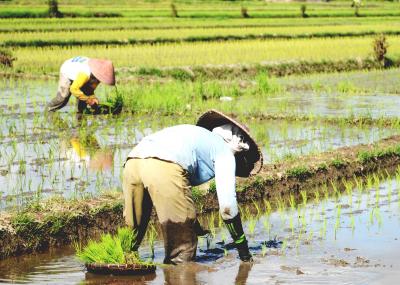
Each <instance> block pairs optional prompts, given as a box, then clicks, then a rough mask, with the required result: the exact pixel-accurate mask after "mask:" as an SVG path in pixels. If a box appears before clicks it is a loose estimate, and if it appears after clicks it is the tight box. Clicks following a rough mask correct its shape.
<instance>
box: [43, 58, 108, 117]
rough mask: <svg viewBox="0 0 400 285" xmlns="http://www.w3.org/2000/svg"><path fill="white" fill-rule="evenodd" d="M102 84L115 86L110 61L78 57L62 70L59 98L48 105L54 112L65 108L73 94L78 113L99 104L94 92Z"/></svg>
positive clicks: (63, 65)
mask: <svg viewBox="0 0 400 285" xmlns="http://www.w3.org/2000/svg"><path fill="white" fill-rule="evenodd" d="M100 82H103V83H105V84H107V85H115V75H114V66H113V64H112V62H111V61H110V60H103V59H94V58H90V59H89V58H87V57H84V56H77V57H74V58H70V59H68V60H66V61H65V62H64V63H63V64H62V65H61V68H60V80H59V83H58V91H57V96H56V97H55V98H54V99H53V100H51V101H50V103H49V104H48V105H47V108H48V111H51V112H54V111H56V110H58V109H61V108H62V107H64V106H65V105H66V104H67V103H68V100H69V98H70V97H71V94H72V95H74V96H75V97H76V98H77V99H78V113H82V112H83V110H84V109H85V108H86V107H87V105H88V104H89V105H90V106H94V105H97V104H99V100H98V99H97V98H96V96H95V95H94V90H95V89H96V87H97V85H99V83H100Z"/></svg>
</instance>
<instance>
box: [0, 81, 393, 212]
mask: <svg viewBox="0 0 400 285" xmlns="http://www.w3.org/2000/svg"><path fill="white" fill-rule="evenodd" d="M54 90H56V83H55V82H42V81H35V82H33V81H12V80H9V81H3V82H2V83H0V93H1V96H2V99H3V100H2V102H1V103H0V104H1V106H0V108H1V109H2V112H0V186H1V187H0V210H1V209H5V208H10V207H14V206H20V205H22V204H25V203H27V202H32V201H33V202H34V201H36V200H41V199H42V198H44V197H49V196H53V195H63V196H65V197H68V198H78V199H79V198H82V197H88V196H89V197H90V196H94V195H98V193H100V192H101V191H107V190H115V189H119V188H120V176H121V169H122V165H123V163H124V160H125V158H126V156H127V154H128V152H129V151H130V150H131V148H132V147H133V146H134V145H135V144H136V143H137V142H138V141H140V139H141V138H142V137H143V136H145V135H148V134H150V133H152V132H154V131H157V130H159V129H161V128H163V127H166V126H170V125H173V124H179V123H188V120H187V119H185V118H184V117H168V118H163V119H162V120H160V118H159V117H148V118H143V117H133V116H120V117H118V118H107V117H101V116H98V117H96V118H95V119H94V118H88V119H87V120H86V121H84V122H82V121H78V120H77V119H76V118H75V116H74V115H73V113H74V106H73V104H72V103H71V104H69V106H68V107H66V108H63V109H62V110H61V111H60V112H57V114H56V115H55V116H52V117H49V116H45V115H44V114H43V109H44V106H45V104H46V103H47V101H48V100H49V98H52V96H53V95H54V94H53V93H54ZM107 90H108V89H106V88H104V86H103V87H102V86H100V90H99V92H100V94H103V95H104V94H105V92H107ZM307 92H310V91H307ZM378 102H383V103H378ZM245 103H246V104H247V103H251V102H245ZM256 104H260V102H256ZM262 104H265V106H263V108H264V107H265V108H264V110H265V112H266V113H274V112H275V113H279V114H281V113H290V114H294V113H296V112H297V113H299V114H309V113H314V114H317V115H330V116H341V115H346V114H347V115H348V114H349V113H351V114H358V111H357V110H360V112H361V113H362V114H365V113H368V114H372V113H370V110H373V112H375V113H376V112H378V113H379V112H385V114H386V115H390V116H391V115H398V110H399V109H400V108H399V107H400V106H399V105H398V104H399V100H398V99H397V96H389V95H384V96H371V95H369V96H367V95H354V96H353V95H352V96H335V94H325V95H324V94H314V95H313V96H310V93H299V92H296V93H293V94H285V95H282V96H279V95H278V96H271V98H266V99H265V102H262ZM380 104H381V105H380ZM349 106H350V107H349ZM352 106H355V107H354V108H353V107H352ZM352 112H354V113H352ZM375 113H374V114H375ZM378 113H376V114H375V115H376V116H378ZM375 115H374V116H375ZM249 127H250V129H251V132H252V134H253V135H254V137H255V138H256V140H257V142H258V143H259V144H260V146H261V147H262V151H263V153H264V158H265V159H264V161H265V162H266V163H270V162H275V161H279V160H282V159H286V158H293V157H296V156H298V155H303V154H309V153H317V152H322V151H326V150H331V149H335V148H338V147H341V146H350V145H356V144H360V143H371V142H374V141H376V140H379V139H382V138H384V137H387V136H390V135H393V134H398V132H399V130H398V129H395V128H380V127H361V128H360V127H357V126H340V125H326V124H322V123H320V122H312V123H310V122H285V121H283V120H282V121H263V122H259V123H251V124H250V125H249Z"/></svg>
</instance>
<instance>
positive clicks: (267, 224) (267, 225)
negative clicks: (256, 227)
mask: <svg viewBox="0 0 400 285" xmlns="http://www.w3.org/2000/svg"><path fill="white" fill-rule="evenodd" d="M262 223H263V226H264V229H265V231H266V232H267V235H268V238H270V236H271V223H270V221H269V217H265V218H264V219H263V222H262Z"/></svg>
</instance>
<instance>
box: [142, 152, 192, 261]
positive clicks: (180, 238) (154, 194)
mask: <svg viewBox="0 0 400 285" xmlns="http://www.w3.org/2000/svg"><path fill="white" fill-rule="evenodd" d="M141 166H142V168H141V171H142V173H141V176H142V178H143V184H144V186H145V187H147V188H148V189H149V194H150V196H151V200H152V201H153V204H154V206H155V208H156V211H157V216H158V218H159V220H160V223H161V228H162V232H163V238H164V247H165V259H164V262H165V263H174V264H176V263H181V262H185V261H190V260H193V259H194V258H195V257H196V248H197V235H196V233H195V231H194V222H195V219H196V210H195V207H194V203H193V199H192V196H191V187H190V183H189V178H188V173H187V171H185V170H184V169H183V168H182V167H180V166H179V165H177V164H175V163H171V162H166V161H162V160H158V159H144V160H142V163H141Z"/></svg>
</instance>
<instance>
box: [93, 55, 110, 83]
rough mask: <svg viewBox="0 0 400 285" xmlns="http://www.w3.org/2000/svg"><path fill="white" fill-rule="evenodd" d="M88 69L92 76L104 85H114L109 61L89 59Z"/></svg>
mask: <svg viewBox="0 0 400 285" xmlns="http://www.w3.org/2000/svg"><path fill="white" fill-rule="evenodd" d="M89 67H90V71H91V72H92V74H93V75H94V76H95V77H96V78H97V79H98V80H99V81H100V82H103V83H104V84H107V85H115V73H114V66H113V63H112V62H111V60H106V59H96V58H91V59H89Z"/></svg>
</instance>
